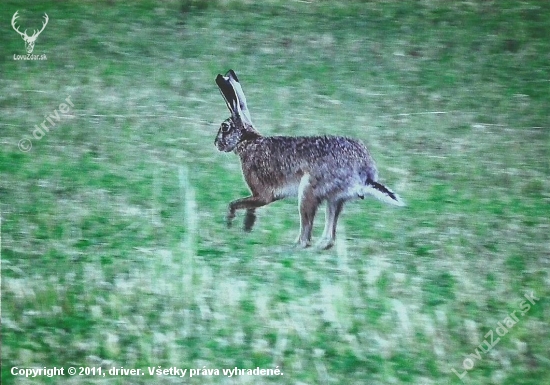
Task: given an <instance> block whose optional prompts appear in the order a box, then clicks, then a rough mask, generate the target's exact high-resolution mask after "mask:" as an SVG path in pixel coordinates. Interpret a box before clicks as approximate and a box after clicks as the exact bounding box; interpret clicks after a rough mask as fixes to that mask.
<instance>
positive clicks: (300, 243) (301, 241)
mask: <svg viewBox="0 0 550 385" xmlns="http://www.w3.org/2000/svg"><path fill="white" fill-rule="evenodd" d="M295 244H296V247H299V248H302V249H305V248H308V247H310V246H311V241H310V240H309V239H305V238H304V237H302V236H301V235H300V236H298V238H297V239H296V242H295Z"/></svg>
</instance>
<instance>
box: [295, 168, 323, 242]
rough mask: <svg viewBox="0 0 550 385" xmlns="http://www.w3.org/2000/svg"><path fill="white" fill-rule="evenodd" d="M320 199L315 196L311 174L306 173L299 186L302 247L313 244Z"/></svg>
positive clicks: (300, 238)
mask: <svg viewBox="0 0 550 385" xmlns="http://www.w3.org/2000/svg"><path fill="white" fill-rule="evenodd" d="M319 203H320V200H319V198H317V197H316V196H315V191H314V188H313V185H312V183H311V180H310V177H309V175H307V174H306V175H304V176H303V177H302V179H301V181H300V186H299V188H298V204H299V205H300V206H299V208H300V235H299V236H298V240H297V242H296V243H298V245H299V246H301V247H309V246H310V245H311V230H312V229H313V219H314V218H315V213H316V212H317V207H319Z"/></svg>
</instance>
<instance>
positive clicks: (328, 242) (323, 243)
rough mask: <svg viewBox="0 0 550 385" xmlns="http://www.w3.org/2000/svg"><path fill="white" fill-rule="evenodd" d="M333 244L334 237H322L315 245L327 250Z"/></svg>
mask: <svg viewBox="0 0 550 385" xmlns="http://www.w3.org/2000/svg"><path fill="white" fill-rule="evenodd" d="M332 246H334V239H332V238H322V239H321V240H320V241H319V242H318V243H317V244H316V245H315V247H316V248H318V249H321V250H328V249H330V248H331V247H332Z"/></svg>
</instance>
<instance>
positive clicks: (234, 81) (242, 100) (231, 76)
mask: <svg viewBox="0 0 550 385" xmlns="http://www.w3.org/2000/svg"><path fill="white" fill-rule="evenodd" d="M224 78H225V79H227V80H228V81H229V83H230V84H231V85H232V86H233V89H234V90H235V94H236V95H237V98H238V101H239V107H240V109H241V112H242V114H243V115H244V118H245V119H246V120H247V121H248V123H249V124H250V125H252V119H251V118H250V112H249V111H248V106H247V104H246V97H245V96H244V92H243V89H242V87H241V83H239V79H238V78H237V74H236V73H235V71H233V70H229V71H227V73H226V74H225V76H224Z"/></svg>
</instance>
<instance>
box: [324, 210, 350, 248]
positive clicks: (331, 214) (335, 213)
mask: <svg viewBox="0 0 550 385" xmlns="http://www.w3.org/2000/svg"><path fill="white" fill-rule="evenodd" d="M344 203H345V201H344V200H343V199H337V200H333V201H328V202H327V211H326V214H325V230H324V231H323V236H322V238H321V240H320V241H319V244H318V247H319V248H320V249H323V250H326V249H330V248H331V247H332V246H334V240H335V238H336V223H337V222H338V217H339V216H340V213H341V212H342V208H343V207H344Z"/></svg>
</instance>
